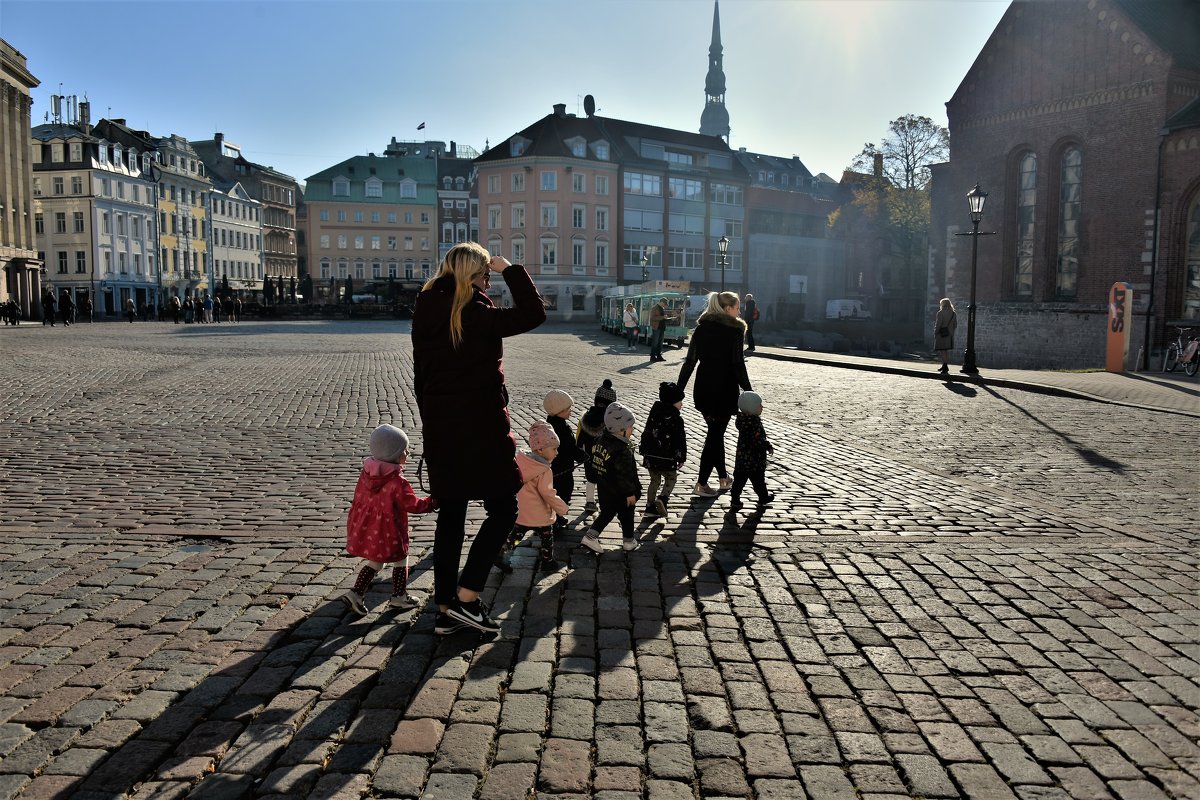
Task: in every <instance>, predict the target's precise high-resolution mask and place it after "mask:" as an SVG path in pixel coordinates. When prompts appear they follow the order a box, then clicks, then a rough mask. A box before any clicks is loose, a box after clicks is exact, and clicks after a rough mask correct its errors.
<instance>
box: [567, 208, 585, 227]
mask: <svg viewBox="0 0 1200 800" xmlns="http://www.w3.org/2000/svg"><path fill="white" fill-rule="evenodd" d="M571 227H572V228H574V229H575V230H584V229H585V228H587V206H582V205H574V206H571Z"/></svg>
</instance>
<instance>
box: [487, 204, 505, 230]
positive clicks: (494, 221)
mask: <svg viewBox="0 0 1200 800" xmlns="http://www.w3.org/2000/svg"><path fill="white" fill-rule="evenodd" d="M501 211H502V209H501V207H500V206H488V230H490V231H496V230H500V214H501Z"/></svg>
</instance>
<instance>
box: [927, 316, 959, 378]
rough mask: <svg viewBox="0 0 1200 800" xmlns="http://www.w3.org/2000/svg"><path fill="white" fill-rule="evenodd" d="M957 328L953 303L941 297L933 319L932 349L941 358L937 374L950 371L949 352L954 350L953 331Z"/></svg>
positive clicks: (956, 317)
mask: <svg viewBox="0 0 1200 800" xmlns="http://www.w3.org/2000/svg"><path fill="white" fill-rule="evenodd" d="M957 327H958V315H957V314H955V313H954V303H951V302H950V298H949V297H943V298H942V301H941V302H940V303H939V304H938V311H937V315H936V316H935V317H934V318H933V349H934V350H936V351H937V354H938V355H939V356H941V359H942V366H941V367H940V368H939V369H938V372H940V373H942V374H943V375H945V374H946V373H948V372H949V371H950V351H951V350H953V349H954V330H955V328H957Z"/></svg>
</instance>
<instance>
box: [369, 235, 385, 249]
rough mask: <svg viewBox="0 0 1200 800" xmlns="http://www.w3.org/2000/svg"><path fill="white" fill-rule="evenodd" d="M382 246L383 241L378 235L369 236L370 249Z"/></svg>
mask: <svg viewBox="0 0 1200 800" xmlns="http://www.w3.org/2000/svg"><path fill="white" fill-rule="evenodd" d="M382 247H383V242H382V240H381V239H380V238H379V237H378V236H372V237H371V249H372V250H380V249H382Z"/></svg>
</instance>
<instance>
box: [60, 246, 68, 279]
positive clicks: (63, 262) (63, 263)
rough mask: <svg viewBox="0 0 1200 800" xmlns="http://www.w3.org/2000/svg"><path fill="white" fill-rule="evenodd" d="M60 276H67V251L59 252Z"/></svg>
mask: <svg viewBox="0 0 1200 800" xmlns="http://www.w3.org/2000/svg"><path fill="white" fill-rule="evenodd" d="M58 274H59V275H66V274H67V251H66V250H59V251H58Z"/></svg>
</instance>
